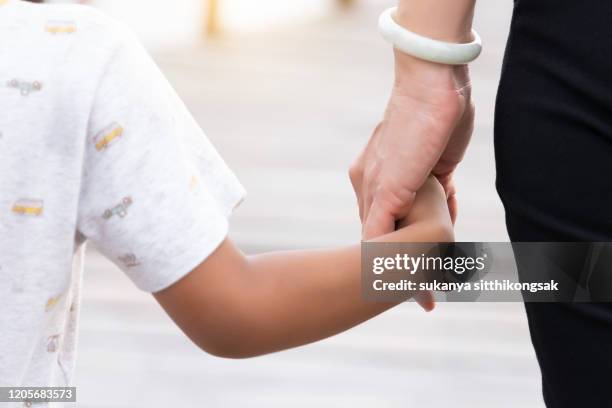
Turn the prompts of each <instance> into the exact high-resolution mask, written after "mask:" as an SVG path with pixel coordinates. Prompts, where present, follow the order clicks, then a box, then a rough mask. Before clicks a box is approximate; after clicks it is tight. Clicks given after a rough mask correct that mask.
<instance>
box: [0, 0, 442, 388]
mask: <svg viewBox="0 0 612 408" xmlns="http://www.w3.org/2000/svg"><path fill="white" fill-rule="evenodd" d="M0 4H1V6H0V38H4V40H3V41H2V43H1V45H0V58H1V60H2V61H3V64H2V65H1V66H0V132H1V137H0V174H1V175H2V176H1V177H0V276H1V277H2V279H1V280H0V327H1V328H2V329H1V332H0V350H1V351H0V386H13V387H15V386H65V385H70V384H72V371H73V367H74V356H75V354H74V353H75V346H76V331H77V330H76V329H77V328H76V322H77V320H78V313H79V306H80V305H79V303H80V297H79V292H80V281H81V270H82V265H81V260H82V255H83V248H84V243H85V242H86V241H91V242H93V243H95V245H96V246H97V247H98V248H99V249H100V251H101V252H102V253H103V254H104V255H105V256H107V257H108V258H109V259H111V260H112V261H114V262H115V263H116V264H117V265H118V266H119V267H120V268H121V269H122V270H123V271H124V272H125V273H126V274H127V275H128V276H129V277H130V278H131V279H132V280H133V281H134V283H135V284H136V285H137V286H138V287H139V288H141V289H142V290H145V291H148V292H151V293H153V294H154V296H155V297H156V299H157V300H158V301H159V302H160V304H161V305H162V306H163V307H164V309H165V310H166V311H167V312H168V314H169V315H170V316H171V317H172V318H173V319H174V320H175V321H176V323H177V324H178V325H179V326H180V327H181V329H182V330H183V331H184V332H185V333H186V334H187V335H188V336H189V337H190V338H191V339H192V340H193V341H194V342H195V343H196V344H197V345H198V346H200V347H201V348H202V349H204V350H206V351H208V352H210V353H212V354H214V355H218V356H224V357H235V358H238V357H248V356H254V355H259V354H262V353H269V352H273V351H277V350H282V349H286V348H289V347H294V346H298V345H302V344H306V343H309V342H312V341H316V340H319V339H322V338H325V337H328V336H331V335H334V334H336V333H339V332H341V331H343V330H346V329H348V328H350V327H352V326H354V325H356V324H358V323H360V322H363V321H365V320H367V319H369V318H371V317H373V316H375V315H377V314H379V313H381V312H383V311H384V310H386V309H388V308H390V307H392V306H394V305H393V304H382V303H368V302H365V301H364V300H362V298H361V282H360V280H361V273H360V269H361V265H360V246H359V244H357V245H354V246H350V247H346V248H338V249H331V250H320V251H304V252H288V253H274V254H266V255H260V256H254V257H246V256H244V255H243V254H242V253H241V252H240V251H239V250H238V249H237V248H236V247H235V246H234V244H233V243H232V242H231V241H230V240H229V239H228V238H227V237H226V235H227V230H228V221H227V218H228V216H229V214H230V212H231V211H232V209H233V208H234V207H235V206H236V205H237V204H238V203H239V202H240V201H241V200H242V198H243V196H244V190H243V188H242V186H241V185H240V183H239V182H238V180H237V179H236V178H235V177H234V175H233V174H232V172H231V171H230V170H229V169H228V168H227V167H226V165H225V163H224V162H223V160H222V159H221V157H220V156H219V155H218V154H217V152H216V151H215V150H214V148H213V147H212V146H211V144H210V143H209V141H208V140H207V139H206V137H205V136H204V135H203V133H202V132H201V130H200V128H199V127H198V126H197V124H196V123H195V121H194V120H193V118H192V117H191V116H190V114H189V112H188V111H187V109H186V108H185V106H184V105H183V104H182V102H181V101H180V100H179V98H178V97H177V95H176V94H175V93H174V92H173V90H172V89H171V87H170V86H169V84H168V83H167V82H166V80H165V79H164V77H163V76H162V74H161V73H160V71H159V70H158V69H157V68H156V66H155V65H154V63H153V62H152V60H151V59H150V58H149V56H148V55H147V54H146V52H145V51H144V50H143V49H142V47H141V46H140V45H139V44H138V42H137V41H136V40H135V39H134V37H133V36H132V35H131V34H130V33H129V32H127V31H126V30H125V29H124V28H122V27H120V26H119V25H118V24H117V23H114V22H111V21H109V20H107V19H106V18H105V17H103V16H101V15H99V14H98V13H96V12H95V11H93V10H90V9H88V8H85V7H79V6H45V5H33V4H29V3H24V2H21V1H17V0H0ZM400 227H401V228H400V229H399V230H397V231H396V232H394V233H392V234H389V235H388V236H384V237H382V238H380V240H382V241H398V242H401V241H417V242H438V241H450V240H452V239H453V233H452V225H451V221H450V217H449V212H448V208H447V206H446V198H445V194H444V192H443V190H442V188H441V186H440V185H439V184H438V182H437V181H435V180H434V179H431V180H429V181H428V182H427V183H426V185H425V186H424V187H423V189H422V190H421V191H420V192H419V194H418V196H417V199H416V202H415V204H414V207H413V211H412V212H411V213H410V216H409V217H408V218H406V219H405V220H403V221H402V222H401V225H400Z"/></svg>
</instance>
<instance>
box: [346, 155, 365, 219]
mask: <svg viewBox="0 0 612 408" xmlns="http://www.w3.org/2000/svg"><path fill="white" fill-rule="evenodd" d="M349 178H350V180H351V184H352V185H353V191H354V192H355V196H356V197H357V205H358V206H359V219H360V220H361V222H362V223H363V221H364V218H363V213H364V212H363V195H362V188H361V187H362V184H363V160H362V159H361V158H360V159H359V160H358V161H357V162H356V163H355V165H353V167H351V169H350V170H349Z"/></svg>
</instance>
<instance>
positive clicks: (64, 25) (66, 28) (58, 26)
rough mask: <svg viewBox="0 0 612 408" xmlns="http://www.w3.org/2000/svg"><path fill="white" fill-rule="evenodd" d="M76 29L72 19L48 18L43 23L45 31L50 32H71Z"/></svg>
mask: <svg viewBox="0 0 612 408" xmlns="http://www.w3.org/2000/svg"><path fill="white" fill-rule="evenodd" d="M76 30H77V28H76V23H75V22H74V21H63V20H49V21H47V24H46V25H45V31H46V32H48V33H50V34H72V33H75V32H76Z"/></svg>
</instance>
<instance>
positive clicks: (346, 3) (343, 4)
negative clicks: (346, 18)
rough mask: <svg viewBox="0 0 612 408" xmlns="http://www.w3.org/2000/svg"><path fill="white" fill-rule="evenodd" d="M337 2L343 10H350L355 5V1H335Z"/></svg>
mask: <svg viewBox="0 0 612 408" xmlns="http://www.w3.org/2000/svg"><path fill="white" fill-rule="evenodd" d="M337 1H338V3H340V7H343V8H350V7H352V6H354V5H355V3H356V1H355V0H337Z"/></svg>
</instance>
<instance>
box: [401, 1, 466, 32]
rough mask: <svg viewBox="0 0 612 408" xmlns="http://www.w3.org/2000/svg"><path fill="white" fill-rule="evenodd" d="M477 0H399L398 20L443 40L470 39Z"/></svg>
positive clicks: (417, 30)
mask: <svg viewBox="0 0 612 408" xmlns="http://www.w3.org/2000/svg"><path fill="white" fill-rule="evenodd" d="M475 2H476V0H400V1H399V5H398V10H397V14H396V19H397V22H398V23H399V24H400V25H402V26H404V27H406V28H408V29H409V30H410V31H413V32H415V33H418V34H420V35H423V36H426V37H430V38H434V39H437V40H442V41H451V42H467V41H470V40H471V39H472V38H471V29H472V20H473V17H474V5H475Z"/></svg>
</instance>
